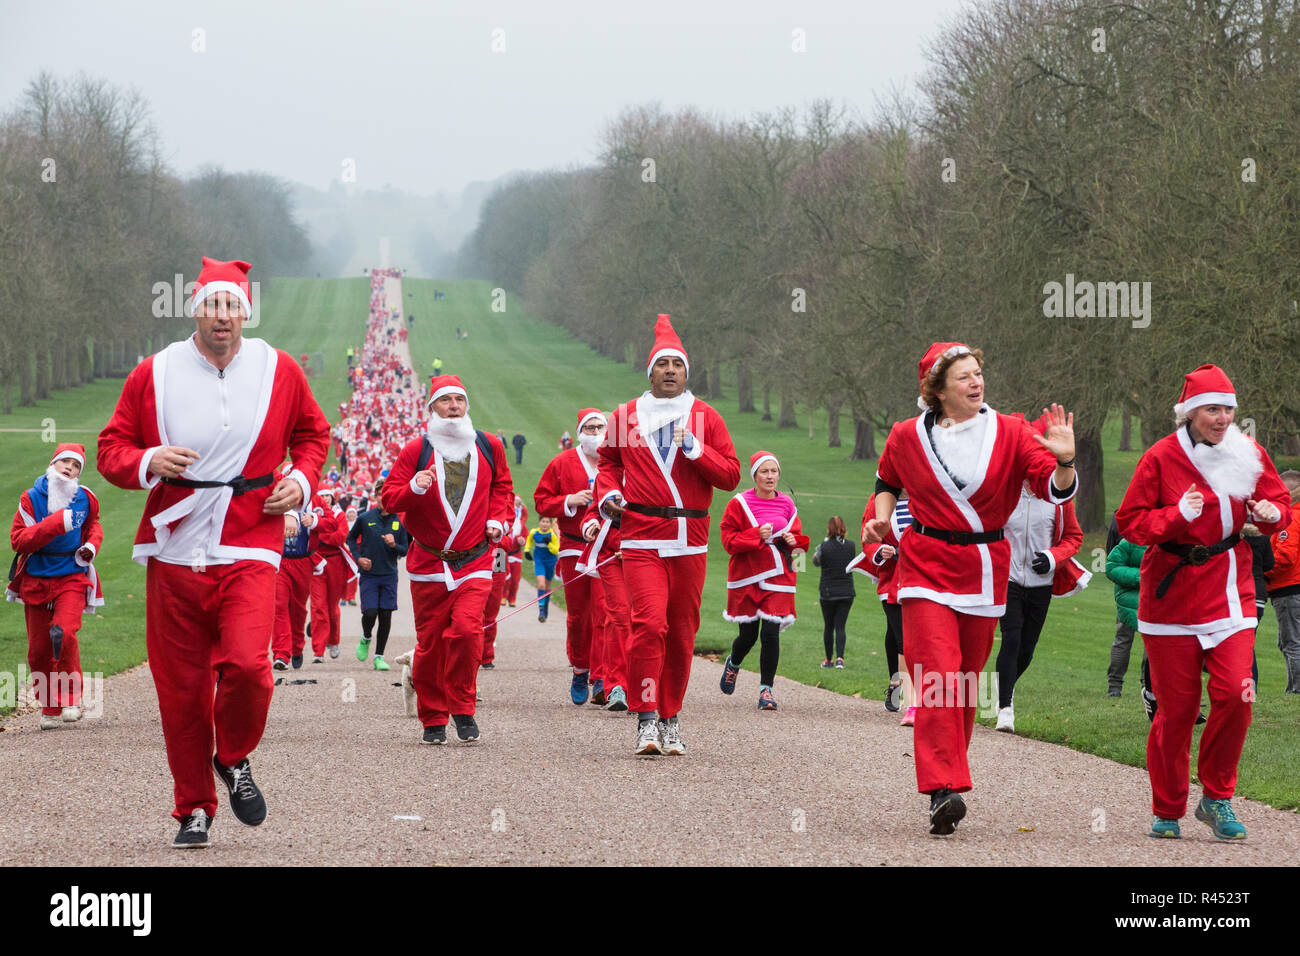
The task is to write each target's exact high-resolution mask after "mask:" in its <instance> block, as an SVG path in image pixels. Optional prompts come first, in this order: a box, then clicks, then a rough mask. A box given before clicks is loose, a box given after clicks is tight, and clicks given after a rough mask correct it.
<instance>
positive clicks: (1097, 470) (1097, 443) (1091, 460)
mask: <svg viewBox="0 0 1300 956" xmlns="http://www.w3.org/2000/svg"><path fill="white" fill-rule="evenodd" d="M1074 449H1075V453H1076V455H1075V457H1076V461H1075V465H1074V467H1075V472H1076V474H1077V476H1078V479H1079V493H1078V494H1077V495H1075V498H1074V514H1075V517H1076V518H1078V519H1079V526H1080V527H1081V528H1083V530H1084V531H1105V530H1106V529H1107V528H1108V527H1110V515H1109V514H1108V513H1107V511H1106V488H1105V485H1104V484H1103V483H1102V480H1101V479H1102V466H1103V459H1102V454H1103V452H1102V447H1101V430H1100V429H1092V430H1089V431H1085V432H1079V433H1078V434H1076V435H1075V437H1074Z"/></svg>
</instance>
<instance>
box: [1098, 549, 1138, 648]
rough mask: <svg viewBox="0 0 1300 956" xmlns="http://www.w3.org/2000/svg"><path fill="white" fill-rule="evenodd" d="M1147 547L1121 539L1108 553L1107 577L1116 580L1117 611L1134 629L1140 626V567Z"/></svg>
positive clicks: (1121, 618)
mask: <svg viewBox="0 0 1300 956" xmlns="http://www.w3.org/2000/svg"><path fill="white" fill-rule="evenodd" d="M1146 550H1147V549H1146V547H1145V546H1143V545H1137V544H1133V542H1131V541H1127V540H1125V539H1124V538H1120V539H1119V544H1117V545H1115V547H1114V549H1112V550H1111V552H1110V554H1108V555H1106V577H1108V578H1110V579H1111V580H1112V581H1114V582H1115V613H1116V614H1117V615H1118V617H1119V619H1120V620H1121V621H1123V622H1124V623H1125V624H1127V625H1128V626H1129V627H1131V628H1133V630H1135V631H1136V630H1137V626H1138V614H1137V612H1138V568H1139V567H1141V565H1142V555H1144V554H1146Z"/></svg>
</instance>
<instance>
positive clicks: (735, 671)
mask: <svg viewBox="0 0 1300 956" xmlns="http://www.w3.org/2000/svg"><path fill="white" fill-rule="evenodd" d="M739 675H740V668H739V667H737V666H736V665H735V664H733V663H731V655H730V654H728V655H727V663H725V664H723V665H722V680H721V681H720V682H719V684H718V686H719V687H721V688H722V692H723V693H724V694H730V693H733V692H734V691H735V689H736V678H737V677H738V676H739Z"/></svg>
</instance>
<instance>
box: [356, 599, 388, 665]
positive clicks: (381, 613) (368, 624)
mask: <svg viewBox="0 0 1300 956" xmlns="http://www.w3.org/2000/svg"><path fill="white" fill-rule="evenodd" d="M375 618H378V619H379V634H378V635H377V636H376V640H375V656H376V657H382V656H383V654H384V648H385V647H387V646H388V629H389V628H390V627H391V626H392V624H393V612H392V611H388V610H377V611H362V612H361V633H362V634H364V635H365V636H366V639H367V640H369V639H370V629H371V628H372V627H374V626H375Z"/></svg>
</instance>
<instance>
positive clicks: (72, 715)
mask: <svg viewBox="0 0 1300 956" xmlns="http://www.w3.org/2000/svg"><path fill="white" fill-rule="evenodd" d="M60 716H61V717H62V718H63V719H64V720H65V721H67V722H68V723H70V724H71V723H74V722H76V721H78V720H80V719H81V708H80V707H64V708H63V713H62V714H60Z"/></svg>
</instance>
